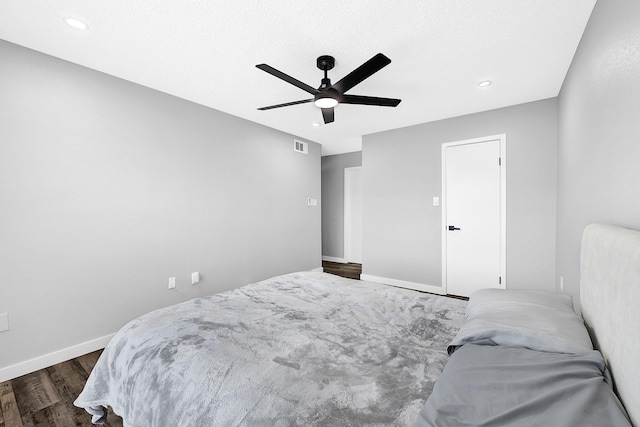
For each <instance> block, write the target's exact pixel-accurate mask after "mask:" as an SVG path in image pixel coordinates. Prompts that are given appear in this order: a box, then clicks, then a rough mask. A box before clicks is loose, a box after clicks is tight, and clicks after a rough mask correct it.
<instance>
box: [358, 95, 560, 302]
mask: <svg viewBox="0 0 640 427" xmlns="http://www.w3.org/2000/svg"><path fill="white" fill-rule="evenodd" d="M557 132H558V122H557V99H555V98H553V99H547V100H542V101H537V102H532V103H527V104H522V105H517V106H513V107H508V108H502V109H498V110H493V111H487V112H483V113H477V114H472V115H467V116H462V117H456V118H452V119H447V120H441V121H437V122H431V123H425V124H421V125H417V126H411V127H407V128H402V129H397V130H392V131H388V132H382V133H377V134H373V135H366V136H364V137H363V143H362V163H363V166H362V172H363V183H364V184H363V186H364V188H363V211H364V218H363V235H364V239H363V274H365V275H370V276H377V277H378V278H383V279H392V280H401V281H405V282H412V283H418V284H421V285H430V286H436V287H441V286H442V282H441V281H442V279H441V277H442V276H441V273H442V272H441V270H442V265H441V263H442V257H441V248H442V246H441V206H433V205H432V197H433V196H440V192H441V144H443V143H446V142H452V141H459V140H464V139H470V138H477V137H482V136H488V135H496V134H502V133H505V134H506V141H507V142H506V158H507V166H506V167H507V171H506V173H507V219H506V220H507V286H508V287H509V288H513V289H516V288H533V289H541V290H554V288H555V280H554V276H555V228H556V227H555V221H556V156H557Z"/></svg>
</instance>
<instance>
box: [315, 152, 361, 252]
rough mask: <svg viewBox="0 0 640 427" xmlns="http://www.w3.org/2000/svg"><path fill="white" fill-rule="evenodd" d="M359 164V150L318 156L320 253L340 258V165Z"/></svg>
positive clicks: (341, 188)
mask: <svg viewBox="0 0 640 427" xmlns="http://www.w3.org/2000/svg"><path fill="white" fill-rule="evenodd" d="M355 166H362V151H356V152H353V153H345V154H335V155H332V156H324V157H322V256H323V257H324V258H329V260H330V261H331V260H336V259H337V260H343V259H344V169H345V168H350V167H355Z"/></svg>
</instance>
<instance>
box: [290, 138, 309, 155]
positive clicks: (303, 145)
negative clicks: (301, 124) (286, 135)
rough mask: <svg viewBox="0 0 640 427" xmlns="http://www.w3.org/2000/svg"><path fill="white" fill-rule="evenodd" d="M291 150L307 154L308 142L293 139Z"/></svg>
mask: <svg viewBox="0 0 640 427" xmlns="http://www.w3.org/2000/svg"><path fill="white" fill-rule="evenodd" d="M293 151H296V152H298V153H302V154H309V143H308V142H302V141H298V140H297V139H294V140H293Z"/></svg>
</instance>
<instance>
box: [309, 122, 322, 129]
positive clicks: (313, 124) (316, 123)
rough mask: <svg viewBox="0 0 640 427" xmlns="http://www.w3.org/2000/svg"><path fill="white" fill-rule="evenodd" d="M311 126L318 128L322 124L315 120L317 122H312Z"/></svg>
mask: <svg viewBox="0 0 640 427" xmlns="http://www.w3.org/2000/svg"><path fill="white" fill-rule="evenodd" d="M311 126H313V127H316V128H317V127H318V126H320V123H318V122H315V123H312V124H311Z"/></svg>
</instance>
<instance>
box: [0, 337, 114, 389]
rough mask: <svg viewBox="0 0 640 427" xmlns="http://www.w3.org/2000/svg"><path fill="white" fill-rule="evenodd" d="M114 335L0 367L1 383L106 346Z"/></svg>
mask: <svg viewBox="0 0 640 427" xmlns="http://www.w3.org/2000/svg"><path fill="white" fill-rule="evenodd" d="M114 335H115V334H110V335H105V336H103V337H100V338H96V339H93V340H91V341H87V342H83V343H80V344H77V345H74V346H71V347H67V348H63V349H61V350H58V351H54V352H53V353H49V354H45V355H42V356H38V357H34V358H33V359H29V360H25V361H24V362H20V363H16V364H15V365H11V366H7V367H5V368H0V383H1V382H4V381H8V380H12V379H14V378H18V377H21V376H23V375H26V374H30V373H31V372H35V371H39V370H40V369H44V368H47V367H49V366H52V365H55V364H57V363H61V362H65V361H67V360H70V359H73V358H75V357H78V356H82V355H83V354H87V353H91V352H93V351H96V350H100V349H102V348H105V347H106V345H107V344H108V343H109V341H111V338H113V336H114Z"/></svg>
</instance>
